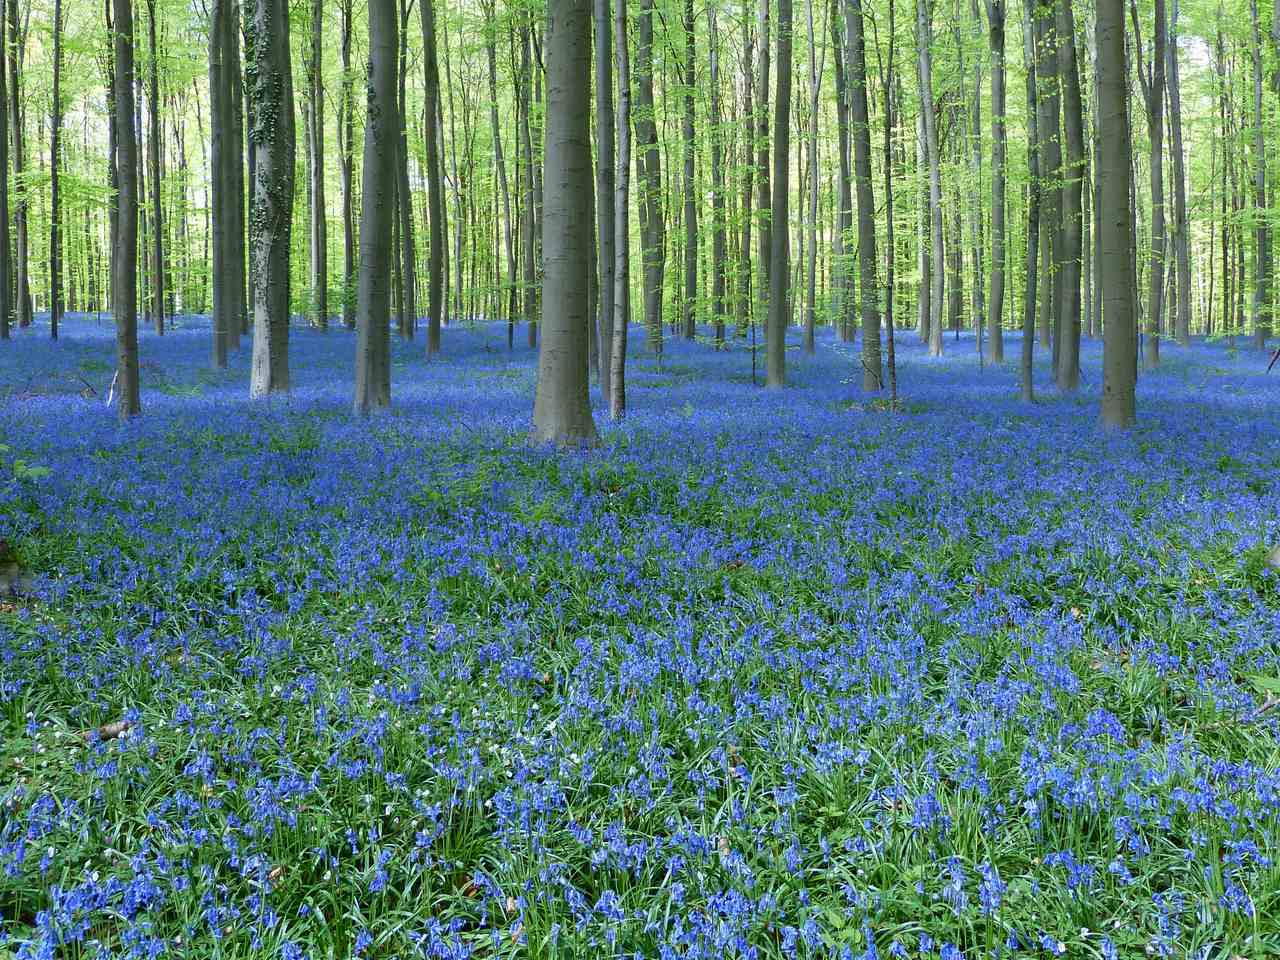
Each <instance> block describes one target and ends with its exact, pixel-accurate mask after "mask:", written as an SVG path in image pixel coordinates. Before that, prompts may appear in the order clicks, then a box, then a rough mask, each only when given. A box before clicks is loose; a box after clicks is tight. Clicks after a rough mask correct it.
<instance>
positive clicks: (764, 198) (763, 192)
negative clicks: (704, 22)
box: [752, 0, 774, 379]
mask: <svg viewBox="0 0 1280 960" xmlns="http://www.w3.org/2000/svg"><path fill="white" fill-rule="evenodd" d="M770 6H771V4H770V0H758V3H757V5H756V30H757V33H758V36H757V46H756V54H757V64H756V74H755V82H756V90H755V118H754V120H753V121H752V122H753V123H754V126H755V138H754V141H753V142H754V146H755V154H756V158H755V160H756V164H755V165H756V199H757V207H756V218H755V227H756V244H757V253H756V256H757V258H758V259H759V261H760V262H759V268H760V283H759V285H758V290H759V296H760V299H761V304H760V313H761V314H762V315H763V316H764V317H765V328H764V333H765V338H766V339H767V338H768V336H769V322H768V315H769V298H770V296H771V291H772V289H773V288H772V285H771V281H770V277H771V272H770V267H771V262H770V261H771V259H772V256H773V235H772V226H773V221H774V213H773V209H772V205H773V193H772V192H771V190H770V188H769V42H770V41H769V33H770ZM753 379H754V377H753Z"/></svg>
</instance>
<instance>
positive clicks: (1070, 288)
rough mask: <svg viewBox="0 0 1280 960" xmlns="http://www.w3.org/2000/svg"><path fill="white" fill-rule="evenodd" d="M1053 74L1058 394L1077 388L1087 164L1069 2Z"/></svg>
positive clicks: (1063, 9)
mask: <svg viewBox="0 0 1280 960" xmlns="http://www.w3.org/2000/svg"><path fill="white" fill-rule="evenodd" d="M1057 16H1058V37H1059V40H1060V45H1059V47H1058V72H1059V74H1060V76H1061V81H1062V94H1063V100H1062V117H1063V130H1064V131H1065V133H1066V142H1067V157H1066V168H1065V170H1064V171H1063V186H1062V249H1061V254H1060V256H1059V258H1058V262H1059V267H1058V269H1059V270H1061V272H1062V299H1061V301H1060V303H1061V308H1060V309H1061V313H1060V315H1059V321H1058V323H1059V335H1058V340H1059V343H1058V351H1057V352H1058V367H1057V376H1058V389H1059V390H1061V391H1063V392H1072V391H1074V390H1077V389H1078V388H1079V386H1080V272H1081V263H1082V260H1081V258H1082V255H1083V252H1084V248H1083V242H1084V241H1083V238H1084V227H1083V223H1082V217H1083V203H1084V201H1083V190H1084V171H1085V164H1086V163H1088V159H1087V157H1086V156H1085V149H1084V107H1083V105H1082V102H1081V97H1080V70H1079V67H1078V65H1077V63H1076V32H1075V13H1074V12H1073V10H1072V6H1071V0H1058V13H1057Z"/></svg>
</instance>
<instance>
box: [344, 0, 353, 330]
mask: <svg viewBox="0 0 1280 960" xmlns="http://www.w3.org/2000/svg"><path fill="white" fill-rule="evenodd" d="M351 7H352V0H341V9H342V118H341V127H340V129H341V131H342V141H341V142H342V323H343V325H344V326H345V327H347V329H352V328H354V327H355V325H356V310H355V297H354V294H355V286H354V284H355V273H356V262H355V261H356V243H355V203H354V197H353V193H354V191H353V189H352V187H353V180H354V168H355V145H354V143H355V112H356V111H355V106H356V104H355V91H354V89H353V86H354V85H353V84H352V82H351V33H352V28H353V26H354V23H353V20H352V9H351Z"/></svg>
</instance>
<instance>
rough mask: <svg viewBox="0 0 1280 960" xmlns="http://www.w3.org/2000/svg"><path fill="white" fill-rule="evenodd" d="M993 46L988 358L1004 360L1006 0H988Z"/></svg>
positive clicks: (1006, 142) (998, 360) (988, 15)
mask: <svg viewBox="0 0 1280 960" xmlns="http://www.w3.org/2000/svg"><path fill="white" fill-rule="evenodd" d="M986 4H987V23H988V27H989V30H988V41H989V46H990V48H991V296H990V301H991V302H990V303H989V304H988V310H989V313H988V314H987V357H988V359H990V360H991V362H992V363H1003V362H1004V328H1003V325H1002V321H1003V319H1004V285H1005V277H1004V272H1005V259H1006V255H1007V249H1006V248H1007V241H1006V239H1005V195H1006V189H1007V188H1006V177H1007V173H1006V166H1007V158H1008V152H1009V144H1008V131H1007V130H1006V128H1005V104H1006V91H1005V85H1006V72H1005V53H1004V49H1005V48H1004V27H1005V18H1006V5H1005V0H986Z"/></svg>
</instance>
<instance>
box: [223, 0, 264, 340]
mask: <svg viewBox="0 0 1280 960" xmlns="http://www.w3.org/2000/svg"><path fill="white" fill-rule="evenodd" d="M241 11H242V7H241V3H240V0H232V5H231V16H230V18H229V19H228V21H227V39H226V44H227V46H226V48H225V51H224V55H223V63H224V67H225V69H226V70H227V73H228V77H227V79H226V80H225V82H226V83H227V84H228V85H229V87H230V91H231V136H230V143H231V159H230V160H229V161H228V164H229V166H230V180H231V192H232V199H231V201H230V203H231V209H230V215H231V220H230V221H229V222H230V223H231V229H230V232H229V234H228V240H227V243H228V244H229V245H230V246H229V255H228V262H229V266H230V271H231V276H230V278H229V281H228V282H229V283H230V286H231V294H232V297H233V304H232V313H233V317H234V320H235V322H234V323H233V325H232V326H231V328H230V329H229V330H228V333H227V340H228V345H229V346H230V347H231V349H232V350H239V349H240V337H241V335H246V334H248V332H249V293H248V265H247V262H246V261H247V258H246V249H245V242H246V236H245V235H246V232H247V231H246V227H247V226H248V224H247V222H246V220H245V205H246V201H247V200H248V201H251V200H252V197H251V196H249V195H248V194H251V193H252V190H253V184H252V178H250V181H249V183H248V184H247V185H246V180H245V159H244V158H245V144H246V142H247V138H246V136H245V113H246V110H245V85H244V73H243V71H242V70H241V65H240V39H241V33H242V31H241ZM244 13H245V17H244V26H245V28H246V29H245V30H244V31H243V32H244V34H245V36H246V37H247V36H248V30H247V28H248V11H247V9H245V10H244ZM255 162H256V161H255V160H254V152H253V151H252V150H251V151H249V167H250V171H252V167H253V164H254V163H255Z"/></svg>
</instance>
